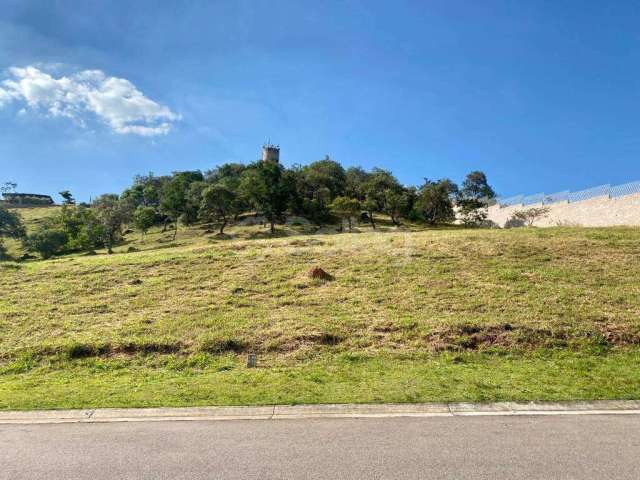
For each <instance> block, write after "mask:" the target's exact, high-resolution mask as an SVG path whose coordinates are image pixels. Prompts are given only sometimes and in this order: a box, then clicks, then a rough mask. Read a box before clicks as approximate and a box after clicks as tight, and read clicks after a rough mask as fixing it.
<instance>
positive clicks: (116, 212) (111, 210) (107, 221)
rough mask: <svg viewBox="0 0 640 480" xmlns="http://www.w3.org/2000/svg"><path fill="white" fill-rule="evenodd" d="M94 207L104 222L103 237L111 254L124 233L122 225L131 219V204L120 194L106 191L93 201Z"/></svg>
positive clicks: (102, 222)
mask: <svg viewBox="0 0 640 480" xmlns="http://www.w3.org/2000/svg"><path fill="white" fill-rule="evenodd" d="M92 208H93V209H94V210H95V212H96V215H97V218H98V219H99V220H100V223H101V224H102V227H103V229H102V239H103V242H104V245H105V246H106V247H107V252H108V253H110V254H111V253H113V246H114V245H115V244H116V242H117V241H118V240H119V239H120V237H121V235H122V225H123V224H125V223H127V222H128V221H129V220H130V219H131V213H132V209H131V204H130V203H128V202H127V201H126V200H124V199H122V200H121V199H120V198H119V197H118V195H114V194H109V193H106V194H104V195H100V196H99V197H98V198H96V199H95V200H94V201H93V204H92Z"/></svg>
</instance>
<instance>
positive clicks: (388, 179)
mask: <svg viewBox="0 0 640 480" xmlns="http://www.w3.org/2000/svg"><path fill="white" fill-rule="evenodd" d="M362 189H363V191H364V195H365V198H366V199H367V200H368V201H372V202H375V204H376V206H375V209H374V211H376V212H384V211H385V196H386V195H387V191H390V192H394V193H398V194H400V193H402V191H403V188H402V185H400V182H398V180H397V179H396V177H394V176H393V175H392V174H391V172H389V171H387V170H383V169H381V168H374V169H373V170H372V171H371V173H370V174H368V176H367V179H366V181H365V182H364V183H363V185H362Z"/></svg>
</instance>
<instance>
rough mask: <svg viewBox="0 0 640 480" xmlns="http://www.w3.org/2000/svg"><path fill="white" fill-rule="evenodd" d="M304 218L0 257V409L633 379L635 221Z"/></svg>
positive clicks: (481, 392) (416, 395)
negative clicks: (458, 224)
mask: <svg viewBox="0 0 640 480" xmlns="http://www.w3.org/2000/svg"><path fill="white" fill-rule="evenodd" d="M32 221H37V215H34V216H33V218H32ZM304 230H305V227H304V226H293V227H291V226H290V227H287V228H285V229H284V230H283V233H281V235H282V236H280V237H276V238H271V237H270V236H269V235H268V234H267V233H266V230H265V229H264V228H262V227H261V226H244V227H242V226H241V227H233V228H230V229H229V234H230V235H229V236H227V237H219V236H217V235H215V234H214V233H205V229H204V228H193V229H190V230H182V231H180V232H179V234H178V237H177V240H176V241H175V242H174V241H172V240H171V234H169V233H162V232H160V231H154V232H152V233H151V234H150V235H149V236H148V237H147V238H146V239H144V240H142V239H140V238H139V236H138V234H130V235H128V237H127V242H126V243H125V244H124V245H122V246H121V247H119V248H118V249H117V250H118V251H117V252H116V254H114V255H106V254H104V252H98V255H94V256H79V255H76V256H68V257H62V258H57V259H53V260H50V261H37V262H23V263H5V264H0V291H1V292H2V295H1V296H0V332H1V334H0V408H11V409H16V408H62V407H87V406H96V407H97V406H134V405H135V406H150V405H203V404H268V403H299V402H323V403H324V402H389V401H390V402H407V401H436V400H470V401H471V400H475V401H477V400H506V399H514V400H531V399H570V398H637V397H639V396H640V367H638V365H639V363H638V362H639V361H640V283H639V282H638V278H640V229H634V228H608V229H583V228H575V229H569V228H551V229H519V230H462V229H449V230H419V229H416V228H412V229H406V230H403V229H394V228H391V227H389V226H387V227H386V228H384V229H383V230H382V231H377V232H372V231H369V230H366V229H363V231H362V232H360V233H353V234H346V233H345V234H336V233H333V234H331V233H324V234H315V235H303V234H301V232H302V231H304ZM209 232H210V231H209ZM129 250H136V251H131V253H125V252H127V251H129ZM316 266H319V267H322V268H323V269H324V270H326V271H327V272H329V273H330V274H331V275H333V276H334V279H333V280H331V281H321V280H314V279H311V278H309V276H308V271H309V270H310V269H311V268H313V267H316ZM249 352H253V353H257V354H258V367H259V368H257V369H247V368H245V362H246V360H245V357H246V354H247V353H249Z"/></svg>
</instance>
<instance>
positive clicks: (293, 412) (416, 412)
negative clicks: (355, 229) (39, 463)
mask: <svg viewBox="0 0 640 480" xmlns="http://www.w3.org/2000/svg"><path fill="white" fill-rule="evenodd" d="M612 414H616V415H620V414H626V415H629V414H635V415H640V400H597V401H590V402H587V401H579V402H496V403H462V402H457V403H414V404H381V405H375V404H346V405H340V404H331V405H275V406H262V407H187V408H99V409H95V410H36V411H4V412H3V411H0V424H55V423H109V422H150V421H195V420H278V419H296V418H384V417H458V416H483V415H484V416H486V415H612Z"/></svg>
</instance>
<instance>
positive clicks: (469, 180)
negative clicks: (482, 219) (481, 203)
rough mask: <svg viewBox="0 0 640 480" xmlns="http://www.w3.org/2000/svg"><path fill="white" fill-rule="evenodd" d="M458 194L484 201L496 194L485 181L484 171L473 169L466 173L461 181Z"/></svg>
mask: <svg viewBox="0 0 640 480" xmlns="http://www.w3.org/2000/svg"><path fill="white" fill-rule="evenodd" d="M460 194H461V195H462V197H464V198H474V199H478V200H485V201H487V200H490V199H492V198H494V197H495V196H496V193H495V192H494V191H493V188H491V186H490V185H489V183H488V181H487V176H486V175H485V174H484V172H480V171H474V172H471V173H469V174H467V177H466V178H465V179H464V182H462V188H461V189H460Z"/></svg>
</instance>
